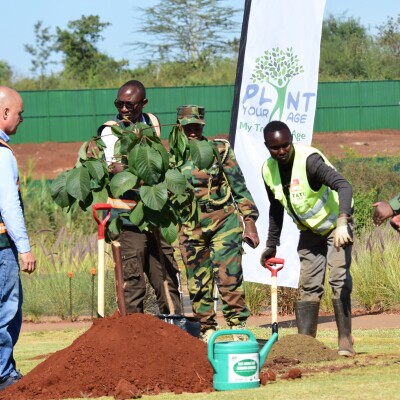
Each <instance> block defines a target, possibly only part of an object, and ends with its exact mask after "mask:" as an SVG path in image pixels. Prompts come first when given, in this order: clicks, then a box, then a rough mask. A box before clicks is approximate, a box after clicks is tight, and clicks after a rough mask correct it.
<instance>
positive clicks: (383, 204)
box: [372, 193, 400, 233]
mask: <svg viewBox="0 0 400 400" xmlns="http://www.w3.org/2000/svg"><path fill="white" fill-rule="evenodd" d="M372 206H373V207H374V212H373V214H372V220H373V222H374V225H375V226H380V225H382V223H383V222H384V221H386V220H387V219H388V218H390V225H391V227H392V228H393V229H394V230H395V231H397V232H398V233H400V193H397V194H396V196H394V197H393V198H392V199H390V200H389V201H378V202H376V203H374V204H373V205H372Z"/></svg>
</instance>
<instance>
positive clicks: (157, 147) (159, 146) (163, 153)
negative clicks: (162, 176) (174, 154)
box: [153, 143, 169, 172]
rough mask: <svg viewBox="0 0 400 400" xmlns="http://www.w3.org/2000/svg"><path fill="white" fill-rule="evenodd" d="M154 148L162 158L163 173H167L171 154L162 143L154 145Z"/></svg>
mask: <svg viewBox="0 0 400 400" xmlns="http://www.w3.org/2000/svg"><path fill="white" fill-rule="evenodd" d="M153 148H154V149H155V150H157V151H158V152H159V153H160V155H161V158H162V168H163V169H162V171H163V172H165V171H167V170H168V168H169V154H168V151H167V149H166V148H165V147H164V145H163V144H162V143H153Z"/></svg>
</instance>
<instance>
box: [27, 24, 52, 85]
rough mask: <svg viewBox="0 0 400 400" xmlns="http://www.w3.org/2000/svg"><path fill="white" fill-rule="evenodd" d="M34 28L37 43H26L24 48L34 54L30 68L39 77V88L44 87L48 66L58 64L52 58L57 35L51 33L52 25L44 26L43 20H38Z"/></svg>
mask: <svg viewBox="0 0 400 400" xmlns="http://www.w3.org/2000/svg"><path fill="white" fill-rule="evenodd" d="M33 29H34V34H35V44H34V45H31V44H24V48H25V51H27V52H28V53H29V54H30V55H31V56H32V60H31V64H32V67H31V69H30V70H31V71H32V73H33V74H34V75H35V76H37V77H38V79H39V89H43V88H44V80H45V76H46V70H47V67H48V66H49V65H51V64H56V62H55V61H52V60H51V59H50V57H51V55H52V53H53V52H54V38H55V36H54V35H53V34H51V33H50V27H43V22H42V21H38V22H37V23H36V24H35V25H34V27H33Z"/></svg>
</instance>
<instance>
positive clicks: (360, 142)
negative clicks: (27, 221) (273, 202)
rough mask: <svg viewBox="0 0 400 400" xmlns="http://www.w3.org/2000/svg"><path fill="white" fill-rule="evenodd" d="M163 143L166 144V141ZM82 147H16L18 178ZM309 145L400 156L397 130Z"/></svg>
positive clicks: (57, 163) (59, 164)
mask: <svg viewBox="0 0 400 400" xmlns="http://www.w3.org/2000/svg"><path fill="white" fill-rule="evenodd" d="M218 137H222V138H227V137H228V136H227V135H220V136H218ZM163 142H164V143H167V141H166V140H164V141H163ZM11 145H12V141H11ZM81 145H82V143H81V142H74V143H55V142H47V143H25V144H15V145H12V148H13V150H14V152H15V155H16V157H17V160H18V165H19V167H20V172H21V177H22V176H23V174H27V173H31V174H32V176H33V178H34V179H41V178H43V177H44V178H46V179H54V178H55V177H56V176H57V175H58V174H59V173H61V172H62V171H65V170H67V169H70V168H73V166H74V165H75V162H76V159H77V155H78V150H79V148H80V147H81ZM312 145H313V146H316V147H317V148H318V149H320V150H322V151H323V152H324V153H325V155H326V156H327V157H328V158H329V157H333V156H334V157H338V158H342V157H344V156H345V155H346V154H356V155H358V156H360V157H375V156H383V157H385V156H394V155H400V130H393V129H392V130H391V129H386V130H374V131H360V132H358V131H357V132H337V133H332V132H318V133H314V135H313V143H312Z"/></svg>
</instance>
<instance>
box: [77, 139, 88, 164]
mask: <svg viewBox="0 0 400 400" xmlns="http://www.w3.org/2000/svg"><path fill="white" fill-rule="evenodd" d="M88 144H89V142H84V143H83V144H82V146H81V147H80V148H79V151H78V159H81V160H86V159H87V147H88Z"/></svg>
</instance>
